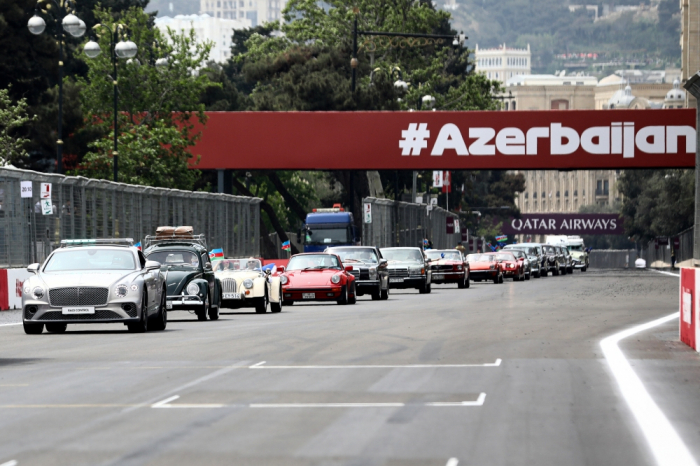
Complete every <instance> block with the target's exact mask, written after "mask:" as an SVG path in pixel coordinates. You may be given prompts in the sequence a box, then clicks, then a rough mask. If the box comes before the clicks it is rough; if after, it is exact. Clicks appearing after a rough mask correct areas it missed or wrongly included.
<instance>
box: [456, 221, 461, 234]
mask: <svg viewBox="0 0 700 466" xmlns="http://www.w3.org/2000/svg"><path fill="white" fill-rule="evenodd" d="M455 233H460V231H459V220H458V219H455Z"/></svg>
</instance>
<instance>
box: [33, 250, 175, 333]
mask: <svg viewBox="0 0 700 466" xmlns="http://www.w3.org/2000/svg"><path fill="white" fill-rule="evenodd" d="M27 270H28V271H29V272H31V273H33V274H34V275H33V276H31V277H30V278H29V279H27V280H26V281H25V282H24V285H23V288H24V290H23V291H24V293H22V313H23V316H22V317H23V324H24V331H25V332H26V333H27V334H39V333H42V332H43V330H44V327H46V330H47V331H48V332H50V333H63V332H65V331H66V329H67V326H68V324H87V323H121V324H124V325H126V326H127V327H128V328H129V331H130V332H145V331H147V330H164V329H165V327H166V325H167V322H168V317H167V313H166V312H165V279H164V277H163V274H162V273H161V271H160V264H159V263H157V262H153V261H149V260H146V258H145V257H144V255H143V254H142V253H141V251H139V250H138V249H137V248H135V247H133V241H132V240H131V239H127V238H125V239H87V240H63V241H61V247H60V248H59V249H56V250H55V251H53V252H52V253H51V254H50V255H49V257H48V258H47V259H46V260H45V261H44V263H43V264H32V265H30V266H29V267H27Z"/></svg>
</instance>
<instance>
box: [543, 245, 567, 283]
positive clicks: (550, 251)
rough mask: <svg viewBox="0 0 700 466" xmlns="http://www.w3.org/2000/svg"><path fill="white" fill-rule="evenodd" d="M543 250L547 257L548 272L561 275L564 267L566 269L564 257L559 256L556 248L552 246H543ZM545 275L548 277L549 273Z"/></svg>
mask: <svg viewBox="0 0 700 466" xmlns="http://www.w3.org/2000/svg"><path fill="white" fill-rule="evenodd" d="M542 250H543V251H544V253H545V256H546V258H547V260H546V264H547V268H546V270H547V272H549V271H551V272H552V275H559V273H560V272H561V269H562V267H564V265H565V263H564V257H563V256H562V255H561V254H559V252H558V251H557V250H556V249H555V247H554V246H552V245H550V244H543V245H542ZM544 275H545V276H546V275H547V273H544Z"/></svg>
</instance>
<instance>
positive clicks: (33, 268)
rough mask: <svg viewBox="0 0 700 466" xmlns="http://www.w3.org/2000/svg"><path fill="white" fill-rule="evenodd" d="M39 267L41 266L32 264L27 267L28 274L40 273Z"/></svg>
mask: <svg viewBox="0 0 700 466" xmlns="http://www.w3.org/2000/svg"><path fill="white" fill-rule="evenodd" d="M39 265H40V264H38V263H37V264H31V265H29V266H28V267H27V272H29V273H34V274H35V273H37V272H38V271H39Z"/></svg>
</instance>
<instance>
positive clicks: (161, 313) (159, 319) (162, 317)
mask: <svg viewBox="0 0 700 466" xmlns="http://www.w3.org/2000/svg"><path fill="white" fill-rule="evenodd" d="M165 294H166V293H165V290H163V292H162V293H161V297H160V306H159V307H158V312H156V315H154V316H153V317H151V328H152V329H153V330H165V327H166V326H167V325H168V311H166V310H165Z"/></svg>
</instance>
